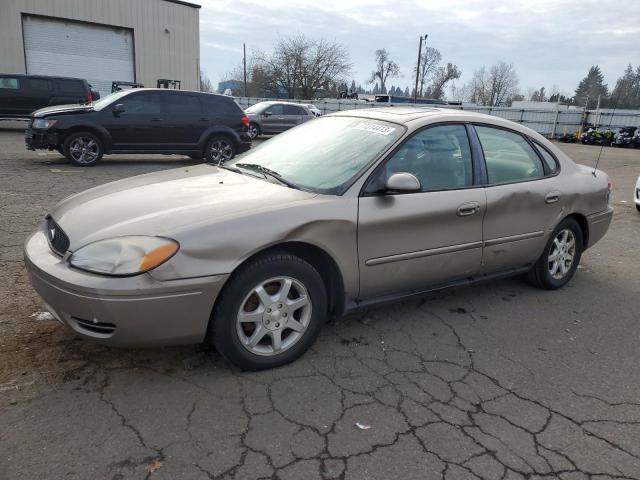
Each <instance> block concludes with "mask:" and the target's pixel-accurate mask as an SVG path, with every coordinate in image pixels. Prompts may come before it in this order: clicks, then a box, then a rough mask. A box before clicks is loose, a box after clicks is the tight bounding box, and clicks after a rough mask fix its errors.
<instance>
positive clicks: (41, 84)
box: [25, 78, 51, 92]
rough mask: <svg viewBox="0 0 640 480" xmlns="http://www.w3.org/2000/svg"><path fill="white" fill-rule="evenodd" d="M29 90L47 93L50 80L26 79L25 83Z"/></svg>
mask: <svg viewBox="0 0 640 480" xmlns="http://www.w3.org/2000/svg"><path fill="white" fill-rule="evenodd" d="M25 84H26V87H27V88H28V89H29V90H37V91H39V92H48V91H50V90H51V80H47V79H46V78H27V79H26V81H25Z"/></svg>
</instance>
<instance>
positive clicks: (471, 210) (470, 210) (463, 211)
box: [458, 202, 480, 217]
mask: <svg viewBox="0 0 640 480" xmlns="http://www.w3.org/2000/svg"><path fill="white" fill-rule="evenodd" d="M479 211H480V204H479V203H478V202H467V203H463V204H462V205H460V206H459V207H458V216H459V217H467V216H469V215H474V214H476V213H478V212H479Z"/></svg>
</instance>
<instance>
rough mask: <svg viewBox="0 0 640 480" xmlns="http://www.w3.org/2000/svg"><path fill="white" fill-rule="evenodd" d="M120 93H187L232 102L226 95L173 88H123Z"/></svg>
mask: <svg viewBox="0 0 640 480" xmlns="http://www.w3.org/2000/svg"><path fill="white" fill-rule="evenodd" d="M120 91H121V92H126V93H127V94H130V93H135V92H170V93H178V94H180V93H189V94H194V93H195V94H197V95H211V96H214V97H217V98H228V99H229V100H231V101H233V98H232V97H229V96H228V95H222V94H220V93H211V92H199V91H197V90H177V89H174V88H146V87H142V88H123V89H122V90H120Z"/></svg>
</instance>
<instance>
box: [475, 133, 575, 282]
mask: <svg viewBox="0 0 640 480" xmlns="http://www.w3.org/2000/svg"><path fill="white" fill-rule="evenodd" d="M475 131H476V132H477V135H478V139H479V140H480V144H481V146H482V151H483V152H484V159H485V165H486V171H487V177H488V185H487V187H486V192H487V213H486V215H485V219H484V252H483V265H482V273H486V274H491V273H496V272H501V271H504V270H508V269H511V268H518V267H523V266H525V265H527V264H528V263H531V262H534V261H536V260H537V259H538V257H539V256H540V255H541V254H542V251H543V250H544V246H545V244H546V241H547V238H548V235H549V233H550V232H551V230H553V228H555V224H556V222H557V221H558V219H559V218H560V216H561V214H562V210H563V205H564V199H563V197H562V187H561V185H560V182H559V180H558V177H557V176H556V173H557V169H556V171H551V167H550V166H549V165H547V162H546V161H544V162H543V158H542V157H541V155H540V154H539V152H537V151H536V148H535V147H534V145H533V144H532V143H531V142H530V141H529V140H528V139H527V138H525V137H524V136H523V135H521V134H519V133H517V132H514V131H511V130H508V129H503V128H497V127H493V126H489V125H476V126H475ZM547 153H548V152H547ZM549 155H551V154H550V153H549Z"/></svg>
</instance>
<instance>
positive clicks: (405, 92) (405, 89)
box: [404, 87, 410, 97]
mask: <svg viewBox="0 0 640 480" xmlns="http://www.w3.org/2000/svg"><path fill="white" fill-rule="evenodd" d="M409 95H410V92H409V87H405V88H404V96H405V97H408V96H409Z"/></svg>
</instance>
